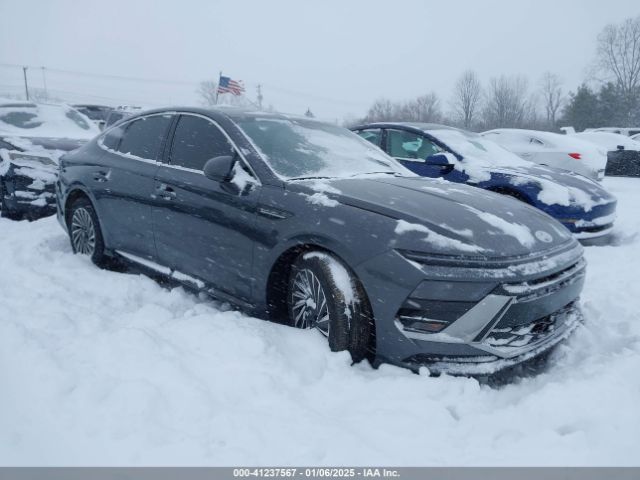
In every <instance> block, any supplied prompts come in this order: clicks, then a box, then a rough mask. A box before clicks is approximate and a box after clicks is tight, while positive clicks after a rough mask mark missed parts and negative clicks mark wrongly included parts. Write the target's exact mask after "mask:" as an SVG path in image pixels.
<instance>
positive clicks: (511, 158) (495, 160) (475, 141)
mask: <svg viewBox="0 0 640 480" xmlns="http://www.w3.org/2000/svg"><path fill="white" fill-rule="evenodd" d="M428 133H429V134H431V135H433V136H434V137H435V138H437V139H438V140H440V141H441V142H444V143H445V144H446V145H447V146H448V147H449V148H451V149H452V150H453V151H455V152H456V153H458V154H460V155H462V157H463V161H466V162H468V163H473V164H478V165H482V166H488V167H491V166H494V167H513V166H530V165H531V163H530V162H528V161H526V160H523V159H522V158H520V157H518V156H517V155H516V154H514V153H511V152H510V151H508V150H506V149H505V148H503V147H501V146H500V145H498V144H497V143H495V142H492V141H491V140H489V139H486V138H483V137H481V136H480V135H478V134H476V133H471V132H465V131H464V130H453V129H440V130H432V131H429V132H428Z"/></svg>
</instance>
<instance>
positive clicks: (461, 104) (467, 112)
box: [451, 70, 482, 128]
mask: <svg viewBox="0 0 640 480" xmlns="http://www.w3.org/2000/svg"><path fill="white" fill-rule="evenodd" d="M481 97H482V85H481V84H480V80H479V79H478V76H477V75H476V73H475V72H474V71H473V70H467V71H465V72H464V73H463V74H462V75H461V76H460V78H459V79H458V81H457V82H456V84H455V86H454V90H453V99H452V102H451V103H452V106H453V111H454V113H455V115H456V116H457V117H458V118H459V119H460V121H461V122H462V125H463V126H464V128H471V125H472V124H473V121H474V120H475V115H476V112H477V110H478V107H479V105H480V99H481Z"/></svg>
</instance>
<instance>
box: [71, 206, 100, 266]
mask: <svg viewBox="0 0 640 480" xmlns="http://www.w3.org/2000/svg"><path fill="white" fill-rule="evenodd" d="M71 241H72V242H73V248H74V249H75V251H76V253H81V254H83V255H89V256H91V255H93V253H94V252H95V249H96V228H95V225H94V223H93V218H92V217H91V214H90V213H89V211H88V210H87V209H85V208H82V207H81V208H78V209H76V210H75V211H74V212H73V217H72V218H71Z"/></svg>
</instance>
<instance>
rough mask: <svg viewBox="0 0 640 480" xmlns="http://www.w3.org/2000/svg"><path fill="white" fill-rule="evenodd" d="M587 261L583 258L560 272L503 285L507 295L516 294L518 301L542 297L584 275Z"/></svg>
mask: <svg viewBox="0 0 640 480" xmlns="http://www.w3.org/2000/svg"><path fill="white" fill-rule="evenodd" d="M585 267H586V261H585V260H584V259H583V258H581V259H580V260H578V261H577V262H575V263H574V264H573V265H571V266H569V267H567V268H564V269H562V270H560V271H558V272H555V273H552V274H549V275H545V276H542V277H538V278H534V279H532V280H528V281H526V282H521V283H505V284H503V285H502V286H501V288H502V290H503V291H504V292H505V293H506V294H507V295H516V296H517V298H518V301H520V302H522V301H526V300H531V299H532V298H536V297H542V296H545V295H549V294H550V293H552V292H554V291H557V290H559V289H561V288H564V287H565V286H567V285H568V284H570V283H572V282H574V281H576V280H577V279H578V278H580V277H581V276H583V275H584V270H585Z"/></svg>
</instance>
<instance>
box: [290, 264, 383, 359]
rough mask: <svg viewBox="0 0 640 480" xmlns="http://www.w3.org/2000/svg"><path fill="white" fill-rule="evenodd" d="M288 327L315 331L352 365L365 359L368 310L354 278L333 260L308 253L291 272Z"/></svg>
mask: <svg viewBox="0 0 640 480" xmlns="http://www.w3.org/2000/svg"><path fill="white" fill-rule="evenodd" d="M287 303H288V309H289V323H290V325H292V326H295V327H298V328H317V329H318V330H319V331H320V332H321V333H322V334H323V335H325V336H326V337H327V338H328V341H329V347H330V348H331V350H332V351H334V352H339V351H343V350H348V351H349V352H350V353H351V358H352V359H353V361H354V362H359V361H361V360H363V359H364V358H366V357H367V355H368V354H369V349H370V339H371V335H372V332H373V317H372V315H371V313H370V312H371V308H370V306H369V302H368V300H367V298H366V295H365V293H364V289H363V288H362V285H361V284H360V282H359V281H358V279H357V278H356V276H355V275H354V274H353V273H352V272H351V271H350V270H349V269H348V268H347V267H346V266H345V265H344V264H343V263H342V262H341V261H339V260H338V259H337V258H336V257H334V256H332V255H330V254H328V253H325V252H320V251H317V252H309V253H305V254H302V255H300V256H299V257H298V259H297V260H296V262H295V263H294V265H293V267H292V269H291V275H290V277H289V288H288V295H287Z"/></svg>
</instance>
